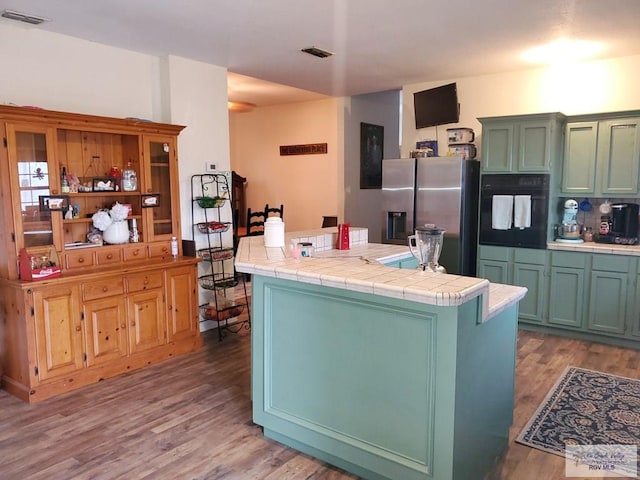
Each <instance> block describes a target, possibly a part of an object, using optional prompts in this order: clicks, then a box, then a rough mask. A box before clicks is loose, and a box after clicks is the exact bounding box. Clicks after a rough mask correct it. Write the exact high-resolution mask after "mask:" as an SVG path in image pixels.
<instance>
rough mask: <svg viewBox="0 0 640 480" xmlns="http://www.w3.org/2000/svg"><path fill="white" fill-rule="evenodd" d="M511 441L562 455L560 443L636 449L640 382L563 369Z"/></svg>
mask: <svg viewBox="0 0 640 480" xmlns="http://www.w3.org/2000/svg"><path fill="white" fill-rule="evenodd" d="M516 442H518V443H522V444H524V445H528V446H530V447H533V448H537V449H540V450H544V451H545V452H550V453H555V454H556V455H561V456H564V455H565V445H566V444H568V445H601V444H604V445H640V380H636V379H633V378H626V377H618V376H615V375H609V374H606V373H601V372H596V371H593V370H585V369H582V368H576V367H567V369H566V370H565V371H564V373H563V374H562V376H561V377H560V379H559V380H558V381H557V382H556V384H555V385H554V386H553V388H552V389H551V390H550V391H549V393H548V394H547V396H546V398H545V399H544V401H543V402H542V404H541V405H540V407H538V410H537V411H536V413H535V414H534V415H533V417H531V420H529V422H528V423H527V425H525V427H524V429H523V430H522V432H521V433H520V435H518V438H516Z"/></svg>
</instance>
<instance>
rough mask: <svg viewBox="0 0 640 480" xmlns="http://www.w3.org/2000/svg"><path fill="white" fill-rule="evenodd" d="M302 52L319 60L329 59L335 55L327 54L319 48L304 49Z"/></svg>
mask: <svg viewBox="0 0 640 480" xmlns="http://www.w3.org/2000/svg"><path fill="white" fill-rule="evenodd" d="M301 51H302V52H304V53H308V54H309V55H313V56H314V57H318V58H327V57H330V56H331V55H333V53H331V52H327V51H326V50H322V49H320V48H317V47H309V48H303V49H302V50H301Z"/></svg>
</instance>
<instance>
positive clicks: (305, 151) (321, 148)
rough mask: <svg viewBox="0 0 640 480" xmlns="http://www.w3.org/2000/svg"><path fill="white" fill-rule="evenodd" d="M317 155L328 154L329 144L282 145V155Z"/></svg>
mask: <svg viewBox="0 0 640 480" xmlns="http://www.w3.org/2000/svg"><path fill="white" fill-rule="evenodd" d="M317 153H327V144H326V143H307V144H305V145H280V155H314V154H317Z"/></svg>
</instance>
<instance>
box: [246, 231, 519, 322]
mask: <svg viewBox="0 0 640 480" xmlns="http://www.w3.org/2000/svg"><path fill="white" fill-rule="evenodd" d="M336 235H337V228H336V227H331V228H325V229H318V230H309V231H302V232H291V233H287V234H286V235H285V237H286V240H285V245H286V246H285V247H283V248H267V247H265V246H264V237H262V236H257V237H243V238H241V239H240V244H239V247H238V253H237V255H236V261H235V265H236V269H237V270H238V271H240V272H244V273H250V274H256V275H263V276H268V277H275V278H281V279H286V280H294V281H298V282H304V283H310V284H316V285H323V286H328V287H334V288H342V289H346V290H353V291H358V292H364V293H371V294H375V295H381V296H386V297H393V298H400V299H405V300H409V301H414V302H419V303H426V304H430V305H439V306H456V305H461V304H463V303H465V302H467V301H469V300H471V299H472V298H475V297H477V296H478V295H484V296H485V301H484V302H483V306H484V310H485V311H484V312H483V320H484V321H486V320H488V319H490V318H492V317H493V316H495V315H497V314H498V313H500V312H501V311H503V310H504V309H506V308H508V307H509V306H511V305H513V304H515V303H517V302H518V301H520V300H521V299H522V298H523V297H524V296H525V294H526V292H527V289H526V288H523V287H517V286H512V285H501V284H490V283H489V281H488V280H485V279H481V278H475V277H463V276H460V275H449V274H438V273H432V272H424V271H421V270H407V269H397V268H395V269H394V268H391V267H387V266H385V265H383V263H389V262H393V261H397V260H402V259H407V258H410V257H411V253H410V252H409V248H408V247H405V246H401V245H387V244H376V243H368V232H367V230H366V229H363V228H352V229H351V235H350V238H351V248H350V249H349V250H335V249H334V248H333V246H334V245H335V238H336ZM305 241H306V242H312V243H313V245H314V247H315V249H316V251H315V253H314V256H313V257H302V258H293V256H292V254H291V251H290V248H289V246H290V245H291V244H294V245H295V244H297V243H298V242H305ZM487 298H488V302H487V301H486V300H487Z"/></svg>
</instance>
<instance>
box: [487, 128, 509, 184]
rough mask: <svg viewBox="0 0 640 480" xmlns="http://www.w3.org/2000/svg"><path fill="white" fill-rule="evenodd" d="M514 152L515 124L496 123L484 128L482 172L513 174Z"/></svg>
mask: <svg viewBox="0 0 640 480" xmlns="http://www.w3.org/2000/svg"><path fill="white" fill-rule="evenodd" d="M513 150H514V124H513V123H511V122H495V123H493V122H492V123H488V124H486V125H483V126H482V170H483V171H484V172H502V173H508V172H511V171H512V170H513V168H514V165H513Z"/></svg>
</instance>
